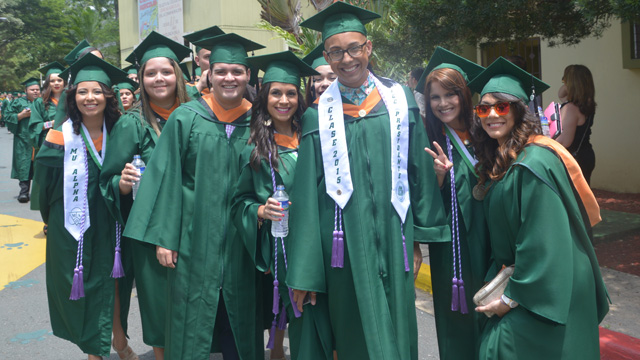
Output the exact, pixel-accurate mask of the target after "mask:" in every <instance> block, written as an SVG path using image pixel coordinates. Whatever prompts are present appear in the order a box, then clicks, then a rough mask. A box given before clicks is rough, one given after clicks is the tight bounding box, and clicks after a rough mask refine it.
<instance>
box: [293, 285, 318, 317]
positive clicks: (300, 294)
mask: <svg viewBox="0 0 640 360" xmlns="http://www.w3.org/2000/svg"><path fill="white" fill-rule="evenodd" d="M307 293H308V291H305V290H296V289H293V302H295V303H296V306H298V310H299V311H300V312H302V307H303V306H304V299H305V297H306V296H307ZM309 299H310V300H311V305H315V304H316V293H315V291H312V292H311V295H310V296H309Z"/></svg>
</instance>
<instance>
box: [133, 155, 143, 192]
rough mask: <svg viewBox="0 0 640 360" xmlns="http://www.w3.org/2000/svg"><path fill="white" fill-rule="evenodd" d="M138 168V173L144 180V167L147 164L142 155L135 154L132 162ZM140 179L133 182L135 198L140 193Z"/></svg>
mask: <svg viewBox="0 0 640 360" xmlns="http://www.w3.org/2000/svg"><path fill="white" fill-rule="evenodd" d="M131 165H133V166H134V167H135V168H136V169H138V174H139V176H140V180H142V174H144V169H145V167H146V165H145V164H144V161H142V159H141V158H140V155H133V161H132V162H131ZM140 180H138V181H136V182H134V183H133V189H132V191H133V200H135V199H136V194H137V193H138V188H139V187H140Z"/></svg>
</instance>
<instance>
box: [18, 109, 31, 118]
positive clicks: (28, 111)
mask: <svg viewBox="0 0 640 360" xmlns="http://www.w3.org/2000/svg"><path fill="white" fill-rule="evenodd" d="M30 116H31V109H26V108H25V109H22V111H20V112H19V113H18V121H20V120H22V119H26V118H28V117H30Z"/></svg>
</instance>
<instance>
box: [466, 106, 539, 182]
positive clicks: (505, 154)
mask: <svg viewBox="0 0 640 360" xmlns="http://www.w3.org/2000/svg"><path fill="white" fill-rule="evenodd" d="M491 95H493V97H495V98H496V100H498V101H510V102H512V104H511V109H510V111H511V113H512V114H513V120H514V125H513V129H511V133H510V134H509V137H508V139H507V140H506V141H505V142H504V143H503V144H502V145H499V143H498V140H496V139H492V138H491V137H489V135H488V134H487V132H486V131H484V129H483V128H482V122H481V120H480V118H479V117H478V116H477V115H475V116H474V118H473V124H472V125H471V131H470V132H471V143H472V145H473V150H474V152H475V155H476V158H477V159H478V163H477V164H476V172H477V173H478V175H479V177H480V178H479V180H478V182H479V183H480V184H484V183H486V182H487V181H489V180H491V181H498V180H500V179H502V177H504V175H505V174H506V172H507V170H509V167H510V166H511V163H513V161H514V160H515V159H516V158H517V157H518V154H520V152H521V151H522V149H524V147H525V145H526V144H527V141H528V140H529V138H530V137H531V136H532V135H540V134H542V129H541V128H540V121H539V120H538V118H536V117H535V115H533V114H532V113H531V112H530V111H529V107H528V106H527V105H526V104H525V103H524V102H523V101H522V100H521V99H519V98H517V97H515V96H513V95H510V94H504V93H491Z"/></svg>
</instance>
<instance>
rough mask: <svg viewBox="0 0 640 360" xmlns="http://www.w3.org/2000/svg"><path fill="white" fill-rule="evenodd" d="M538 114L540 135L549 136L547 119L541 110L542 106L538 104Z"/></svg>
mask: <svg viewBox="0 0 640 360" xmlns="http://www.w3.org/2000/svg"><path fill="white" fill-rule="evenodd" d="M538 116H540V126H541V127H542V135H544V136H546V137H551V131H550V130H549V119H547V117H546V116H544V112H542V108H541V107H540V106H538Z"/></svg>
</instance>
